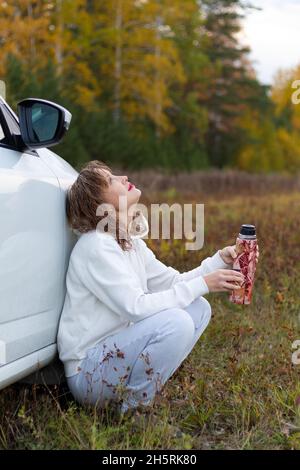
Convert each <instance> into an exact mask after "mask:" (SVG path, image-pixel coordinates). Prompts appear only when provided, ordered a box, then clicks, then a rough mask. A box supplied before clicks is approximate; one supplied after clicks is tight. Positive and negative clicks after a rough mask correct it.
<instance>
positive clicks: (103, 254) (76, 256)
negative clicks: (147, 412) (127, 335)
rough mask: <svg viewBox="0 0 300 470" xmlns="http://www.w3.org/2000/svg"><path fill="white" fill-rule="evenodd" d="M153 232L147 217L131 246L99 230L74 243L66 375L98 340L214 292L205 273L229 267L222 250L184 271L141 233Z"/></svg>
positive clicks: (63, 347)
mask: <svg viewBox="0 0 300 470" xmlns="http://www.w3.org/2000/svg"><path fill="white" fill-rule="evenodd" d="M142 217H144V216H142ZM144 220H145V221H146V219H145V218H144ZM147 232H148V223H147V221H146V230H144V231H142V232H141V233H140V234H139V235H132V239H133V240H132V244H133V248H132V249H131V250H129V251H123V250H122V248H121V247H120V246H119V244H118V243H117V240H116V239H115V238H114V236H113V235H111V234H109V233H101V232H99V231H96V230H92V231H90V232H88V233H84V234H82V235H81V236H80V238H79V239H78V241H77V243H76V245H75V246H74V248H73V250H72V253H71V256H70V260H69V267H68V271H67V276H66V288H67V290H66V297H65V302H64V306H63V310H62V314H61V318H60V323H59V329H58V336H57V347H58V352H59V358H60V360H61V361H62V362H63V363H64V368H65V375H66V377H71V376H72V375H74V374H77V372H78V367H79V366H80V362H81V360H83V359H84V358H85V356H86V352H87V350H88V349H90V348H92V347H94V346H95V345H96V344H97V343H98V342H100V341H102V340H103V339H105V338H106V337H107V336H110V335H113V334H115V333H116V332H118V331H120V330H122V329H123V328H127V327H128V326H130V325H131V324H132V323H135V322H137V321H139V320H141V319H143V318H146V317H149V316H151V315H153V314H155V313H157V312H158V311H160V310H164V309H167V308H176V307H179V308H185V307H186V306H188V305H189V304H190V303H191V302H193V300H195V299H196V298H197V297H199V296H201V295H205V294H207V293H208V292H209V289H208V286H207V284H206V282H205V280H204V278H203V275H205V274H208V273H211V272H213V271H215V270H216V269H226V268H229V265H228V264H226V263H224V261H223V260H222V258H221V256H220V254H219V250H218V251H217V252H216V253H215V254H214V255H213V256H212V257H208V258H206V259H205V260H204V261H202V263H201V265H200V266H198V267H197V268H195V269H192V270H191V271H188V272H185V273H179V272H178V271H177V270H176V269H174V268H172V267H171V266H166V265H165V264H163V263H162V262H161V261H159V260H158V259H157V258H156V256H155V255H154V253H153V251H152V250H151V249H150V248H148V246H147V244H146V243H145V241H144V240H142V239H141V238H140V237H142V236H144V235H145V234H146V233H147Z"/></svg>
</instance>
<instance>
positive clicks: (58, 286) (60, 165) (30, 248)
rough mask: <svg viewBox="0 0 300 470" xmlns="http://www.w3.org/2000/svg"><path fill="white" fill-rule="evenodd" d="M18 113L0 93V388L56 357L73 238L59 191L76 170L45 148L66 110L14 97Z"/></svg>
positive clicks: (56, 136) (66, 120)
mask: <svg viewBox="0 0 300 470" xmlns="http://www.w3.org/2000/svg"><path fill="white" fill-rule="evenodd" d="M18 115H19V116H17V115H16V114H15V113H14V111H13V110H12V109H11V108H10V107H9V106H8V104H7V103H6V101H5V100H4V99H3V98H2V97H1V96H0V217H1V221H0V227H1V230H0V389H2V388H4V387H6V386H8V385H10V384H12V383H14V382H17V381H19V380H20V379H23V378H24V377H27V376H28V375H30V374H32V373H34V372H35V371H37V370H39V369H41V368H42V367H45V366H47V365H48V364H50V363H52V362H53V360H54V359H55V358H57V348H56V335H57V329H58V322H59V317H60V314H61V311H62V307H63V302H64V297H65V275H66V271H67V267H68V262H69V257H70V253H71V250H72V248H73V246H74V244H75V243H76V241H77V237H76V235H75V234H74V233H73V232H72V231H71V230H70V229H69V227H68V224H67V219H66V215H65V196H66V189H67V187H68V186H69V185H70V184H72V182H73V181H74V180H75V179H76V178H77V175H78V172H77V171H76V170H75V169H74V168H72V166H71V165H70V164H69V163H67V162H66V161H65V160H63V159H62V158H61V157H59V156H58V155H56V154H55V153H53V152H52V151H51V150H48V147H51V146H53V145H55V144H57V143H59V142H60V140H61V139H62V137H63V136H64V134H65V133H66V131H67V129H68V128H69V125H70V121H71V117H72V115H71V114H70V113H69V111H67V110H66V109H65V108H63V107H61V106H60V105H58V104H56V103H52V102H50V101H46V100H41V99H36V98H29V99H26V100H23V101H21V102H19V103H18ZM46 147H47V148H46Z"/></svg>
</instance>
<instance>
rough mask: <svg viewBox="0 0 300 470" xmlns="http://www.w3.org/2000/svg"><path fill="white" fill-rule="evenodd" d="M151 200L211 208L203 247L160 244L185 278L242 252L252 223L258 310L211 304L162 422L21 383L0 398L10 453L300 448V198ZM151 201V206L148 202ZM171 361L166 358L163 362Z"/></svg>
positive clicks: (1, 428)
mask: <svg viewBox="0 0 300 470" xmlns="http://www.w3.org/2000/svg"><path fill="white" fill-rule="evenodd" d="M145 201H147V202H150V201H151V202H181V203H186V202H194V203H196V202H197V203H205V244H204V248H203V249H201V250H199V252H194V251H185V250H184V247H183V242H182V241H179V240H174V241H173V242H169V241H166V240H164V241H162V242H159V241H152V244H151V247H152V248H153V250H154V251H155V252H156V254H157V256H158V257H159V258H160V259H161V260H162V261H163V262H165V263H166V264H170V265H172V266H173V267H175V268H177V269H178V270H180V271H181V272H183V271H187V270H190V269H192V268H194V267H196V266H197V265H199V263H200V262H201V260H202V259H204V258H205V257H206V256H211V255H212V254H213V253H214V252H215V251H216V250H217V249H219V248H222V247H224V246H226V245H228V244H233V243H234V242H235V237H236V235H237V233H238V230H239V228H240V225H241V224H242V223H253V224H255V225H256V226H257V233H258V239H259V240H258V241H259V247H260V262H259V265H258V267H257V271H256V280H255V286H254V293H253V301H252V304H251V305H250V306H240V305H234V304H232V303H230V302H229V301H228V295H227V293H217V294H214V293H210V294H208V295H206V298H207V300H209V302H210V303H211V306H212V312H213V316H212V320H211V323H210V325H209V327H208V328H207V330H206V331H205V333H204V334H203V336H202V338H200V340H199V342H198V343H197V345H196V347H195V348H194V350H193V351H192V353H191V354H190V355H189V356H188V358H187V359H186V360H185V361H184V362H183V363H182V365H181V366H180V368H179V369H178V370H177V371H176V372H175V374H174V375H173V376H172V377H171V378H170V379H169V381H168V382H167V384H166V385H165V387H164V389H163V392H162V394H161V395H159V396H157V398H156V400H155V403H154V406H153V411H154V412H155V414H156V415H158V416H159V423H160V424H159V425H158V424H157V421H154V420H152V419H151V414H150V417H148V419H146V417H145V419H144V417H143V415H141V417H140V419H139V420H137V419H133V418H132V417H131V418H129V417H128V418H125V419H124V420H122V421H120V420H119V418H118V417H117V415H116V414H115V412H114V411H113V409H105V410H102V411H98V412H97V411H95V410H85V409H83V408H82V407H80V406H79V405H77V404H76V403H75V402H74V401H73V400H72V397H71V395H70V393H69V392H68V390H67V389H65V388H63V387H61V388H58V387H56V386H52V387H45V386H23V385H22V386H21V385H18V384H17V385H14V386H11V387H9V388H7V389H5V390H3V391H2V392H1V393H0V409H1V414H0V447H1V448H10V449H12V448H17V449H24V448H26V449H300V380H299V379H300V365H299V366H297V365H293V364H292V361H291V356H292V352H293V351H292V343H293V341H295V340H297V339H300V315H299V313H300V295H299V294H300V276H299V273H300V233H299V225H300V213H299V207H300V192H298V191H295V190H293V191H291V192H289V191H285V192H277V191H276V192H273V193H270V194H268V195H265V194H264V193H263V191H261V192H260V194H259V195H258V196H257V195H256V196H255V195H254V194H251V195H250V197H249V198H248V199H247V200H245V198H244V197H241V196H238V195H237V196H235V195H234V194H231V195H230V196H225V193H224V194H220V193H219V192H218V193H217V194H215V195H214V194H211V195H210V196H209V197H206V198H204V196H203V195H202V194H200V193H199V194H197V193H189V194H188V195H184V194H183V193H182V194H181V193H178V189H176V190H175V189H174V188H173V189H172V188H171V189H169V190H168V191H165V192H160V193H158V192H157V193H153V194H150V193H148V194H147V197H146V198H145ZM141 202H143V201H141ZM162 360H163V358H162Z"/></svg>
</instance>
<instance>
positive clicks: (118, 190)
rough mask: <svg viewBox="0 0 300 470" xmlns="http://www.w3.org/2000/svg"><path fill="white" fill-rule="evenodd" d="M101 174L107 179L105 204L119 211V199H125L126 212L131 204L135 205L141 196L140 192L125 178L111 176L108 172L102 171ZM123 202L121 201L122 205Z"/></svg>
mask: <svg viewBox="0 0 300 470" xmlns="http://www.w3.org/2000/svg"><path fill="white" fill-rule="evenodd" d="M101 172H102V173H103V174H104V176H105V177H106V179H107V182H108V188H107V189H105V191H104V198H105V202H107V203H109V204H112V205H113V206H114V207H115V209H117V210H118V209H119V197H120V196H122V199H123V198H124V197H126V198H127V201H126V203H127V210H128V208H129V207H130V206H131V205H132V204H136V203H137V202H138V200H139V198H140V196H141V191H140V190H139V189H137V188H136V187H135V186H134V185H133V184H132V183H130V182H129V181H128V178H127V176H117V175H113V174H112V173H111V172H110V171H108V170H104V169H102V170H101ZM123 203H124V201H122V204H123Z"/></svg>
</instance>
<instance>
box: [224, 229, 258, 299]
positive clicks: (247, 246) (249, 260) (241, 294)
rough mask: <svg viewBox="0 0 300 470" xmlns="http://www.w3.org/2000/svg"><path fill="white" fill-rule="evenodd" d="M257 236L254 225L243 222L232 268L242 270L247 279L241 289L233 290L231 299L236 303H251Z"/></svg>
mask: <svg viewBox="0 0 300 470" xmlns="http://www.w3.org/2000/svg"><path fill="white" fill-rule="evenodd" d="M256 250H257V238H256V229H255V226H254V225H248V224H243V225H242V226H241V228H240V233H239V235H238V237H237V239H236V251H237V257H236V258H235V259H234V262H233V267H232V269H234V270H236V271H240V272H241V273H242V274H243V275H244V277H245V279H244V281H243V283H242V285H241V288H240V289H234V290H232V291H231V294H230V296H229V300H230V301H231V302H233V303H235V304H247V305H248V304H250V303H251V298H252V291H253V284H254V275H255V270H256Z"/></svg>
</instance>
